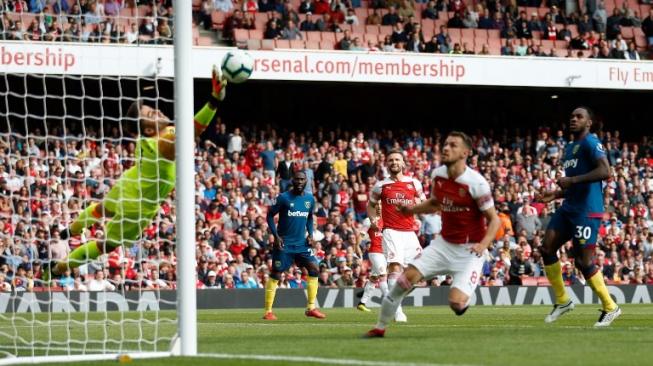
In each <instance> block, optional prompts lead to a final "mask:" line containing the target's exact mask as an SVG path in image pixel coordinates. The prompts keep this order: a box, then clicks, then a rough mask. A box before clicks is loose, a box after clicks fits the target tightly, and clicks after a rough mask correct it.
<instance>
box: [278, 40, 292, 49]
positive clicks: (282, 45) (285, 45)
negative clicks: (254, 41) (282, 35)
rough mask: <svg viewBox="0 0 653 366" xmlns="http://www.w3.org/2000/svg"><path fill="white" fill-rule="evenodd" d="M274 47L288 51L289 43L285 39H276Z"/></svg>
mask: <svg viewBox="0 0 653 366" xmlns="http://www.w3.org/2000/svg"><path fill="white" fill-rule="evenodd" d="M274 47H275V48H280V49H289V48H290V41H289V40H287V39H277V40H275V41H274Z"/></svg>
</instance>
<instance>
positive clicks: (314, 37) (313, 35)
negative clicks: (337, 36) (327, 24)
mask: <svg viewBox="0 0 653 366" xmlns="http://www.w3.org/2000/svg"><path fill="white" fill-rule="evenodd" d="M306 40H307V41H314V42H320V41H321V40H322V35H321V34H320V32H306Z"/></svg>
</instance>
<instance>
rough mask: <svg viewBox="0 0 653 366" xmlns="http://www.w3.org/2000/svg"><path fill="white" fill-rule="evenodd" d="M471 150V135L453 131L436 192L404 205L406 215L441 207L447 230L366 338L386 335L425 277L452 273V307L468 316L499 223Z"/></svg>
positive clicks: (400, 284) (386, 302)
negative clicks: (470, 163)
mask: <svg viewBox="0 0 653 366" xmlns="http://www.w3.org/2000/svg"><path fill="white" fill-rule="evenodd" d="M471 153H472V141H471V139H470V138H469V136H467V135H466V134H464V133H462V132H451V133H450V134H449V135H448V136H447V139H446V141H445V143H444V147H443V148H442V162H443V163H444V165H443V166H441V167H439V168H437V169H436V170H435V179H434V181H433V194H432V195H431V197H430V198H429V200H427V201H425V202H423V203H421V204H419V205H416V206H410V205H403V206H402V207H401V208H400V211H401V213H402V214H404V215H413V214H419V213H432V212H436V211H438V210H439V211H441V214H442V232H441V235H440V236H438V237H437V238H436V239H435V240H433V241H432V242H431V245H429V246H428V247H426V249H424V252H423V253H422V255H421V256H420V257H419V258H418V259H417V260H415V261H414V262H413V263H411V264H410V265H409V267H408V268H407V269H406V271H405V272H404V273H403V274H402V275H401V276H400V277H399V279H398V280H397V283H396V285H395V286H392V287H391V288H390V292H389V293H388V296H386V297H385V298H384V299H383V305H382V308H381V313H380V314H379V321H378V323H377V324H376V327H375V328H374V329H372V330H370V331H369V332H367V334H366V336H367V337H383V336H384V334H385V328H386V326H387V325H388V323H389V322H390V320H391V319H392V316H393V315H394V314H395V311H396V309H397V307H398V306H399V304H400V303H401V300H402V299H403V298H404V297H405V296H406V295H407V294H408V293H409V292H410V290H411V289H412V288H413V285H414V284H415V283H417V282H418V281H420V280H421V279H422V278H432V277H434V276H436V275H443V274H450V275H452V277H453V283H452V284H451V290H450V291H449V306H450V307H451V309H452V310H453V311H454V313H456V315H463V314H464V313H465V311H466V310H467V308H468V306H469V301H470V298H471V296H472V294H473V293H474V290H475V289H476V286H477V285H478V282H479V280H480V276H481V270H482V268H483V261H484V259H483V253H484V252H485V251H486V249H487V248H488V247H489V246H490V244H491V243H492V240H493V239H494V236H495V235H496V232H497V230H498V229H499V225H500V220H499V217H498V216H497V214H496V212H495V210H494V202H493V199H492V193H491V191H490V185H489V184H488V182H487V181H486V180H485V178H483V176H481V175H480V174H479V173H477V172H476V171H474V170H473V169H471V168H469V167H468V166H467V164H466V160H467V158H469V156H470V155H471ZM384 221H385V220H384ZM486 222H487V228H486Z"/></svg>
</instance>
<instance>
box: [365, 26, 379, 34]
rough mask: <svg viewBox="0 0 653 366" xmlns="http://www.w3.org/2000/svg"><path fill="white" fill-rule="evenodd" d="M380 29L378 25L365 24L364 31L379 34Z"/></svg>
mask: <svg viewBox="0 0 653 366" xmlns="http://www.w3.org/2000/svg"><path fill="white" fill-rule="evenodd" d="M380 32H381V30H380V29H379V26H378V25H366V26H365V33H370V34H379V33H380Z"/></svg>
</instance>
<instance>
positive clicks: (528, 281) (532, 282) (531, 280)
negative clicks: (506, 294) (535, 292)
mask: <svg viewBox="0 0 653 366" xmlns="http://www.w3.org/2000/svg"><path fill="white" fill-rule="evenodd" d="M521 284H522V286H537V278H535V277H525V278H522V280H521Z"/></svg>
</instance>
